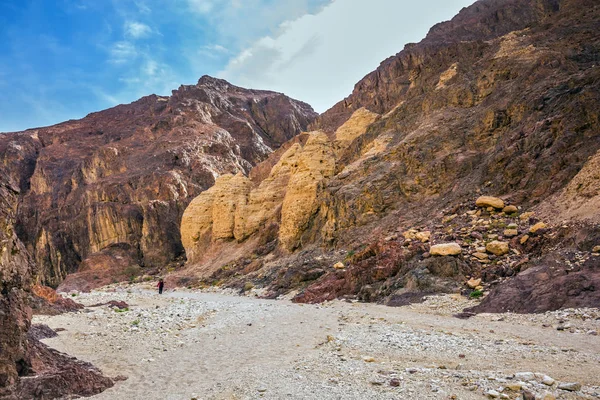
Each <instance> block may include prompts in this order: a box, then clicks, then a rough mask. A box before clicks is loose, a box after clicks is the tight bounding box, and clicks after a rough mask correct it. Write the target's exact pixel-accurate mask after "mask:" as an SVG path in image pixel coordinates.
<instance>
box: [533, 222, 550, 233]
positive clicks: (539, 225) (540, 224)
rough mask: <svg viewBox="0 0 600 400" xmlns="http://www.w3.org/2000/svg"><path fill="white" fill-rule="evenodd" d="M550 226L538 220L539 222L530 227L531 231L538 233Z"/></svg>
mask: <svg viewBox="0 0 600 400" xmlns="http://www.w3.org/2000/svg"><path fill="white" fill-rule="evenodd" d="M547 227H548V225H546V224H545V223H543V222H538V223H537V224H535V225H533V226H532V227H531V228H529V233H536V232H538V231H539V230H541V229H546V228H547Z"/></svg>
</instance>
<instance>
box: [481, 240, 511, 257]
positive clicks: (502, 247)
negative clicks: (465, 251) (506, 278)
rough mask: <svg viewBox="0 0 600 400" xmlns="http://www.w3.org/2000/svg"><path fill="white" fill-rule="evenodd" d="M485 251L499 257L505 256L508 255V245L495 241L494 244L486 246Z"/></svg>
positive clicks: (490, 243)
mask: <svg viewBox="0 0 600 400" xmlns="http://www.w3.org/2000/svg"><path fill="white" fill-rule="evenodd" d="M485 249H486V250H487V251H488V252H489V253H492V254H495V255H497V256H503V255H504V254H506V253H508V243H506V242H500V241H498V240H494V241H492V242H489V243H488V244H487V245H486V246H485Z"/></svg>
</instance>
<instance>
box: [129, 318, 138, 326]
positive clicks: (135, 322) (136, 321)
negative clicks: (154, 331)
mask: <svg viewBox="0 0 600 400" xmlns="http://www.w3.org/2000/svg"><path fill="white" fill-rule="evenodd" d="M139 324H140V320H139V319H136V320H135V321H133V322H132V323H131V325H133V326H138V325H139Z"/></svg>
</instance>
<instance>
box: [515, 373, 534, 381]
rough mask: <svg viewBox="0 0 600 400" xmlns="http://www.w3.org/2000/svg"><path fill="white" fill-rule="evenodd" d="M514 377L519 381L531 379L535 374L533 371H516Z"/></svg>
mask: <svg viewBox="0 0 600 400" xmlns="http://www.w3.org/2000/svg"><path fill="white" fill-rule="evenodd" d="M515 379H518V380H520V381H525V382H527V381H532V380H534V379H535V374H534V373H533V372H517V373H516V374H515Z"/></svg>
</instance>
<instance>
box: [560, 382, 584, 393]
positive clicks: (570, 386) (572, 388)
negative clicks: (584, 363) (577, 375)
mask: <svg viewBox="0 0 600 400" xmlns="http://www.w3.org/2000/svg"><path fill="white" fill-rule="evenodd" d="M558 388H559V389H562V390H566V391H569V392H576V391H578V390H581V383H578V382H564V383H561V384H559V385H558Z"/></svg>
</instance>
